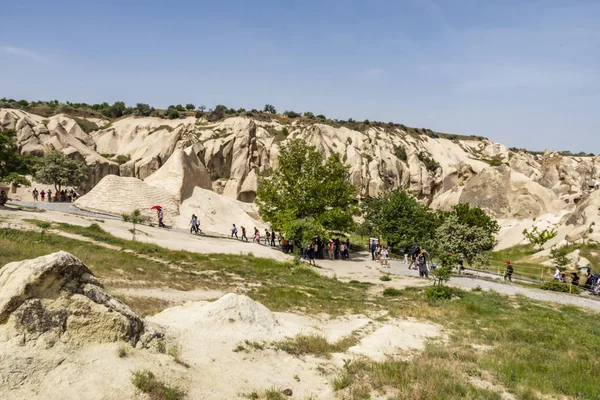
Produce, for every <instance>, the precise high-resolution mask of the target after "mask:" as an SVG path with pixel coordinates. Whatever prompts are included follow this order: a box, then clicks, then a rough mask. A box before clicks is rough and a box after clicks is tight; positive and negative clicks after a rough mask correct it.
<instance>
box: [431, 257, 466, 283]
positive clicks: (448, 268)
mask: <svg viewBox="0 0 600 400" xmlns="http://www.w3.org/2000/svg"><path fill="white" fill-rule="evenodd" d="M438 260H439V262H438V265H437V268H435V269H432V270H431V274H432V275H433V276H434V277H435V278H436V280H435V281H434V282H433V284H434V285H436V284H437V285H438V286H443V285H444V283H445V282H448V281H449V280H450V277H452V269H453V268H454V267H455V266H456V265H457V264H458V261H459V260H460V257H459V256H458V255H457V254H455V253H452V252H445V253H441V255H440V256H439V257H438Z"/></svg>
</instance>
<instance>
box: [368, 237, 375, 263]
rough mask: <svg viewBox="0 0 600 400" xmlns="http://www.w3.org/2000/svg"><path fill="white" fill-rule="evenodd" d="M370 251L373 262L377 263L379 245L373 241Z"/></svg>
mask: <svg viewBox="0 0 600 400" xmlns="http://www.w3.org/2000/svg"><path fill="white" fill-rule="evenodd" d="M369 250H371V261H375V250H377V243H375V241H374V240H371V245H370V246H369Z"/></svg>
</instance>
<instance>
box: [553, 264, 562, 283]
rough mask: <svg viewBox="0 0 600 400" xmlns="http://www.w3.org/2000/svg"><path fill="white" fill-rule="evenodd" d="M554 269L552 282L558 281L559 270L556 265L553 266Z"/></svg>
mask: <svg viewBox="0 0 600 400" xmlns="http://www.w3.org/2000/svg"><path fill="white" fill-rule="evenodd" d="M554 268H556V269H555V270H554V276H553V277H552V280H554V281H559V280H560V269H559V268H558V265H557V266H555V267H554Z"/></svg>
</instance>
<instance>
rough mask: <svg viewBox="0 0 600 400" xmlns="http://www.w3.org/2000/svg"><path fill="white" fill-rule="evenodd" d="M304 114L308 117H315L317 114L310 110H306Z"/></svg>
mask: <svg viewBox="0 0 600 400" xmlns="http://www.w3.org/2000/svg"><path fill="white" fill-rule="evenodd" d="M302 115H303V116H305V117H307V118H314V117H315V114H313V113H311V112H310V111H305V112H304V114H302Z"/></svg>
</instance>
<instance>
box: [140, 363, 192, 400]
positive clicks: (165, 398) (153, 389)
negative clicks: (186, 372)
mask: <svg viewBox="0 0 600 400" xmlns="http://www.w3.org/2000/svg"><path fill="white" fill-rule="evenodd" d="M131 382H132V383H133V386H135V387H136V388H138V389H139V390H140V391H141V392H143V393H146V394H147V395H148V397H149V398H150V400H182V399H184V398H185V392H183V391H182V390H181V389H179V388H178V387H176V386H169V385H167V384H165V383H163V382H161V381H159V380H158V378H156V376H155V375H154V374H153V373H152V372H151V371H148V370H143V371H136V372H134V373H133V375H132V377H131Z"/></svg>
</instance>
